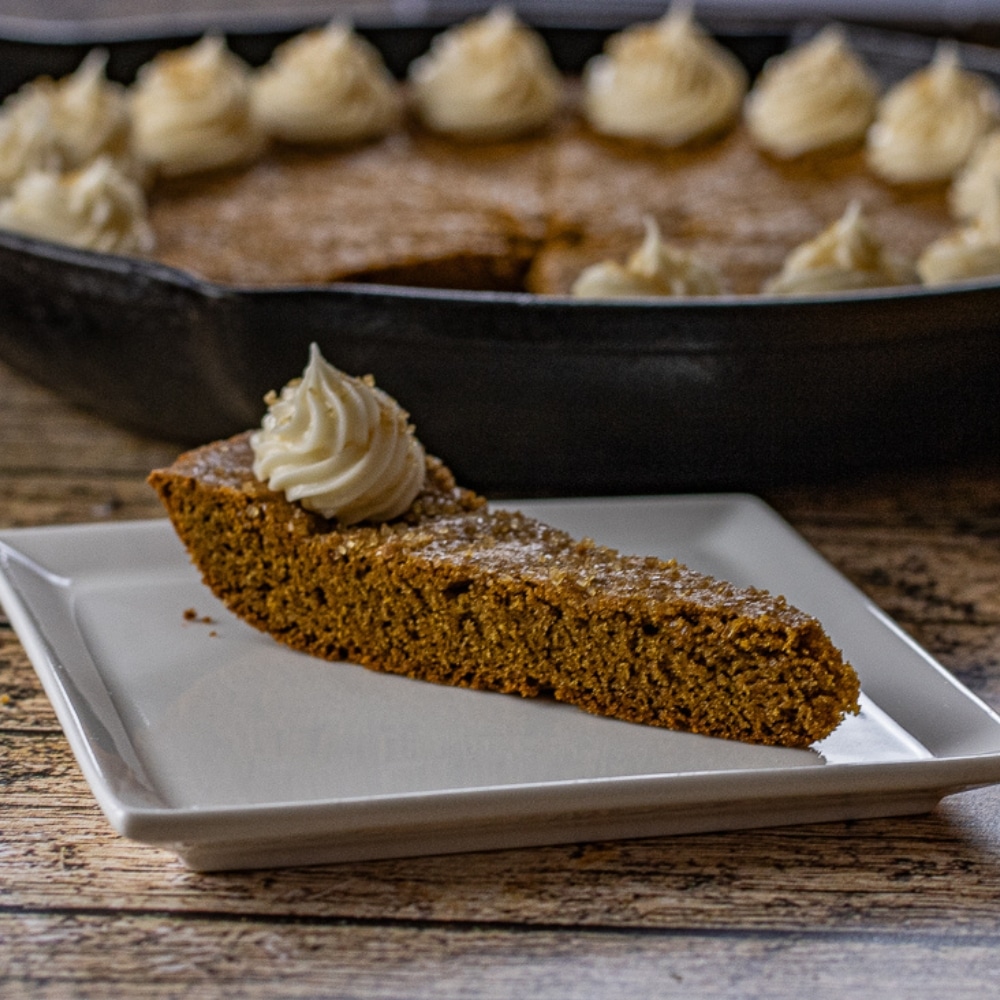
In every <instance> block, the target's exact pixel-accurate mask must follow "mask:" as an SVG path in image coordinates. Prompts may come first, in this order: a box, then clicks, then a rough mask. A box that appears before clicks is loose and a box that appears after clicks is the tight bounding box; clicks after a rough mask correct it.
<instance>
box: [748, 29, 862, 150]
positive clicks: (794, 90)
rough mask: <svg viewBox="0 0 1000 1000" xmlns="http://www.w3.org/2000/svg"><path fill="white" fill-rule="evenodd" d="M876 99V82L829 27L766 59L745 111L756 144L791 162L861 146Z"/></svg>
mask: <svg viewBox="0 0 1000 1000" xmlns="http://www.w3.org/2000/svg"><path fill="white" fill-rule="evenodd" d="M878 97H879V85H878V80H877V79H876V78H875V76H874V74H873V73H872V72H871V71H870V70H869V69H868V67H867V66H865V64H864V63H863V62H862V61H861V60H860V59H859V58H858V56H857V55H855V53H854V52H852V51H851V49H850V47H849V46H848V44H847V37H846V35H845V33H844V31H843V29H842V28H840V27H838V26H836V25H831V26H830V27H829V28H825V29H824V30H823V31H821V32H819V33H818V34H817V35H816V36H815V37H814V38H812V39H811V40H810V41H808V42H806V43H805V44H804V45H800V46H798V47H797V48H794V49H791V50H790V51H788V52H785V53H783V54H782V55H780V56H775V57H773V58H772V59H770V60H768V62H767V63H766V64H765V66H764V69H763V71H762V72H761V74H760V76H759V77H758V78H757V82H756V83H755V84H754V87H753V89H752V90H751V91H750V93H749V95H748V96H747V100H746V105H745V109H744V110H745V116H746V122H747V127H748V128H749V129H750V133H751V135H752V136H753V138H754V141H755V142H756V143H757V145H758V146H760V147H761V148H763V149H766V150H768V151H769V152H770V153H773V154H774V155H775V156H780V157H784V158H789V159H790V158H792V157H796V156H802V155H804V154H806V153H811V152H813V151H814V150H821V149H829V148H831V147H848V146H851V145H857V144H860V143H861V142H863V141H864V138H865V133H866V132H867V130H868V126H869V125H870V124H871V122H872V120H873V119H874V117H875V109H876V107H877V105H878Z"/></svg>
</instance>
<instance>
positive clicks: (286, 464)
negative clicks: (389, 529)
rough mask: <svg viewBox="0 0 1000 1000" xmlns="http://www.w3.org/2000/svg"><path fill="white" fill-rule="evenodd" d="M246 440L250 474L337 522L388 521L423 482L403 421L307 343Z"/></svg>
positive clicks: (420, 460) (389, 403)
mask: <svg viewBox="0 0 1000 1000" xmlns="http://www.w3.org/2000/svg"><path fill="white" fill-rule="evenodd" d="M267 402H268V405H269V409H268V412H267V413H266V414H265V416H264V419H263V421H262V424H261V428H260V430H258V431H256V432H254V434H253V435H252V436H251V439H250V444H251V447H252V448H253V452H254V465H253V471H254V475H255V476H257V478H258V479H260V480H261V481H263V482H266V483H267V485H268V486H269V487H270V488H271V489H272V490H275V491H276V492H282V493H284V494H285V496H286V497H287V498H288V499H289V500H292V501H296V502H298V503H300V504H301V505H302V506H303V507H305V508H306V509H307V510H311V511H314V512H316V513H318V514H322V515H323V516H324V517H329V518H336V519H337V520H338V521H340V522H341V523H343V524H356V523H357V522H359V521H388V520H391V519H392V518H394V517H398V516H399V515H400V514H402V513H404V512H405V511H406V510H407V509H408V508H409V507H410V505H411V504H412V503H413V501H414V499H415V498H416V496H417V494H418V493H419V492H420V490H421V488H422V487H423V485H424V479H425V475H426V460H425V454H424V449H423V446H422V445H421V443H420V442H419V441H418V440H417V438H416V436H415V434H414V432H413V427H412V426H411V425H410V423H409V416H408V414H407V413H406V411H405V410H403V409H402V408H401V407H400V406H399V404H398V403H396V401H395V400H394V399H393V398H392V397H391V396H389V395H388V394H387V393H385V392H383V391H382V390H381V389H378V388H377V387H376V386H375V383H374V382H373V381H372V380H371V379H370V378H365V379H358V378H352V377H351V376H349V375H345V374H344V373H343V372H342V371H340V370H339V369H337V368H335V367H334V366H333V365H331V364H330V363H329V362H328V361H326V360H325V359H324V358H323V357H322V355H321V354H320V351H319V348H318V347H317V346H316V345H315V344H313V345H312V347H311V348H310V353H309V364H308V365H307V367H306V369H305V371H304V373H303V375H302V377H301V378H299V379H294V380H292V381H291V382H290V383H289V384H288V385H286V386H285V387H284V388H283V389H282V390H281V392H280V394H277V395H276V394H274V393H271V394H269V396H268V398H267Z"/></svg>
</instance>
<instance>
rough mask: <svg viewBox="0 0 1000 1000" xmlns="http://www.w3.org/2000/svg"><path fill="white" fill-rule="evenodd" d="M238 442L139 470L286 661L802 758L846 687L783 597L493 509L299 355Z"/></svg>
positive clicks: (835, 661)
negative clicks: (538, 703)
mask: <svg viewBox="0 0 1000 1000" xmlns="http://www.w3.org/2000/svg"><path fill="white" fill-rule="evenodd" d="M268 401H269V403H270V410H269V412H268V414H267V415H266V416H265V418H264V421H263V425H262V427H261V429H260V430H258V431H256V432H253V433H251V432H247V433H244V434H242V435H239V436H237V437H234V438H232V439H229V440H226V441H220V442H216V443H214V444H210V445H207V446H205V447H202V448H198V449H196V450H194V451H191V452H188V453H187V454H184V455H182V456H181V457H180V458H179V459H178V460H177V461H176V462H175V463H174V464H173V465H172V466H170V467H169V468H166V469H160V470H157V471H155V472H153V473H152V475H151V476H150V483H151V484H152V486H153V487H154V488H155V489H156V490H157V492H158V493H159V495H160V497H161V498H162V500H163V503H164V505H165V506H166V508H167V511H168V513H169V515H170V517H171V519H172V521H173V524H174V526H175V528H176V530H177V532H178V534H179V535H180V537H181V539H182V541H183V542H184V544H185V545H186V547H187V549H188V551H189V552H190V554H191V558H192V559H193V561H194V563H195V564H196V565H197V566H198V568H199V569H200V571H201V573H202V575H203V578H204V580H205V582H206V584H207V585H208V586H209V587H210V588H211V589H212V590H213V591H214V592H215V594H216V595H217V596H218V597H219V598H220V599H221V600H222V601H223V602H224V603H225V604H226V605H227V606H228V607H229V608H230V609H231V610H232V611H233V612H235V613H236V614H237V615H238V616H239V617H241V618H243V619H244V620H246V621H247V622H249V623H250V624H252V625H254V626H256V627H257V628H259V629H261V630H262V631H264V632H267V633H269V634H270V635H272V636H273V637H274V638H275V639H277V640H279V641H280V642H283V643H285V644H287V645H289V646H291V647H293V648H295V649H298V650H302V651H304V652H307V653H310V654H313V655H315V656H319V657H323V658H325V659H328V660H349V661H353V662H355V663H359V664H363V665H365V666H367V667H370V668H372V669H375V670H383V671H391V672H393V673H398V674H405V675H407V676H410V677H415V678H420V679H423V680H428V681H434V682H437V683H441V684H453V685H459V686H463V687H471V688H480V689H484V690H491V691H500V692H506V693H510V694H520V695H523V696H526V697H533V696H540V695H545V696H551V697H554V698H556V699H558V700H560V701H565V702H568V703H571V704H573V705H576V706H578V707H580V708H582V709H585V710H586V711H589V712H593V713H595V714H599V715H606V716H612V717H615V718H618V719H624V720H628V721H631V722H637V723H644V724H648V725H654V726H663V727H668V728H671V729H680V730H687V731H691V732H695V733H702V734H706V735H710V736H718V737H723V738H728V739H737V740H744V741H748V742H756V743H768V744H776V745H785V746H795V747H805V746H808V745H810V744H811V743H814V742H815V741H817V740H820V739H822V738H823V737H825V736H827V735H828V734H829V733H831V732H832V731H833V729H834V728H836V726H837V725H838V724H839V722H840V721H841V719H842V718H843V717H844V715H845V714H847V713H853V712H856V711H857V708H858V693H859V682H858V678H857V675H856V674H855V672H854V670H853V669H852V668H851V667H850V666H849V665H848V664H846V663H845V662H844V660H843V658H842V656H841V654H840V652H839V651H838V650H837V649H836V648H835V647H834V645H833V643H832V642H831V640H830V639H829V637H828V636H827V635H826V633H825V632H824V630H823V628H822V627H821V626H820V624H819V622H817V621H816V620H815V619H814V618H812V617H810V616H809V615H807V614H804V613H803V612H801V611H799V610H797V609H795V608H793V607H791V606H790V605H789V604H788V603H787V602H786V601H785V600H784V599H783V598H781V597H775V596H772V595H770V594H768V593H766V592H764V591H761V590H754V589H743V588H737V587H735V586H732V585H730V584H728V583H724V582H721V581H718V580H715V579H712V578H710V577H708V576H705V575H703V574H701V573H698V572H695V571H694V570H692V569H689V568H687V567H685V566H682V565H680V564H678V563H676V562H672V561H664V560H661V559H657V558H652V557H643V556H627V555H622V554H620V553H618V552H616V551H614V550H611V549H608V548H604V547H602V546H599V545H596V544H594V543H593V542H592V541H590V540H587V539H583V540H577V539H574V538H571V537H570V536H569V535H567V534H566V533H564V532H562V531H559V530H557V529H555V528H552V527H550V526H547V525H545V524H543V523H541V522H539V521H538V520H535V519H533V518H530V517H527V516H523V515H521V514H518V513H512V512H509V511H506V510H499V509H493V508H491V507H490V505H489V504H488V503H487V502H486V501H485V500H484V499H483V498H482V497H480V496H478V495H476V494H475V493H473V492H471V491H469V490H466V489H462V488H461V487H459V486H457V485H456V483H455V481H454V478H453V477H452V475H451V473H450V472H449V471H448V469H447V468H446V467H445V466H444V465H443V464H442V463H441V462H440V461H438V460H437V459H434V458H431V457H429V456H426V455H425V454H424V451H423V448H422V446H421V445H420V443H419V441H418V440H417V438H416V437H415V435H414V433H413V428H412V427H411V426H410V425H409V423H408V417H407V415H406V413H405V412H404V411H402V410H401V409H400V408H399V407H398V406H397V404H396V403H395V401H394V400H392V399H391V398H390V397H389V396H387V395H386V394H385V393H383V392H381V390H379V389H377V388H376V387H375V386H374V383H373V382H372V381H371V380H370V379H364V380H362V379H354V378H350V377H348V376H346V375H344V374H343V373H341V372H339V371H338V370H337V369H336V368H334V367H333V366H331V365H329V364H328V363H327V362H326V361H324V360H323V358H322V357H321V356H320V354H319V352H318V350H317V349H316V348H315V347H314V348H313V351H312V356H311V358H310V362H309V365H308V367H307V368H306V370H305V373H304V374H303V377H302V378H301V379H296V380H293V382H291V383H290V384H289V385H288V386H286V387H285V388H284V389H283V390H282V392H281V394H280V395H275V394H271V395H270V396H269V399H268Z"/></svg>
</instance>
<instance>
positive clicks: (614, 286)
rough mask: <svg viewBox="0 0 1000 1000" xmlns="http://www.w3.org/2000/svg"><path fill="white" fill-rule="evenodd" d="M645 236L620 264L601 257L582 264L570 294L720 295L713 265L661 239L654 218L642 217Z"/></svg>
mask: <svg viewBox="0 0 1000 1000" xmlns="http://www.w3.org/2000/svg"><path fill="white" fill-rule="evenodd" d="M643 222H644V225H645V227H646V236H645V238H644V239H643V241H642V244H641V245H640V246H639V248H638V249H637V250H636V251H635V252H634V253H633V254H632V255H631V256H630V257H629V258H628V260H627V261H626V262H625V263H624V264H619V263H618V262H617V261H614V260H606V261H601V262H600V263H598V264H592V265H591V266H590V267H588V268H585V269H584V270H583V271H582V272H581V273H580V276H579V277H578V278H577V279H576V281H575V282H574V283H573V288H572V294H573V296H574V297H575V298H583V299H624V298H636V297H639V296H646V295H654V296H687V295H720V294H722V292H723V291H724V290H725V289H724V285H723V281H722V277H721V276H720V275H719V273H718V272H717V271H716V270H715V268H713V267H711V266H710V265H708V264H706V263H705V262H704V261H701V260H698V258H697V257H695V256H694V255H693V254H690V253H688V252H687V251H685V250H682V249H681V248H680V247H676V246H672V245H670V244H669V243H665V242H664V241H663V238H662V237H661V235H660V227H659V226H658V225H657V224H656V221H655V219H652V218H650V217H647V218H646V219H644V220H643Z"/></svg>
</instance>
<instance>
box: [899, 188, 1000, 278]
mask: <svg viewBox="0 0 1000 1000" xmlns="http://www.w3.org/2000/svg"><path fill="white" fill-rule="evenodd" d="M917 273H918V274H919V275H920V280H921V281H922V282H923V283H924V284H925V285H944V284H948V283H950V282H953V281H968V280H969V279H972V278H986V277H990V276H993V275H997V274H1000V177H994V178H993V183H992V185H989V186H988V187H987V188H986V190H985V191H984V202H983V204H982V205H981V206H980V211H979V215H978V216H977V218H976V220H975V222H973V223H972V224H971V225H968V226H964V227H962V228H960V229H957V230H955V232H953V233H949V234H948V235H947V236H943V237H942V238H941V239H939V240H935V241H934V242H933V243H931V244H930V245H929V246H928V247H926V249H925V250H924V252H923V253H922V254H921V255H920V257H919V258H918V260H917Z"/></svg>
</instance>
